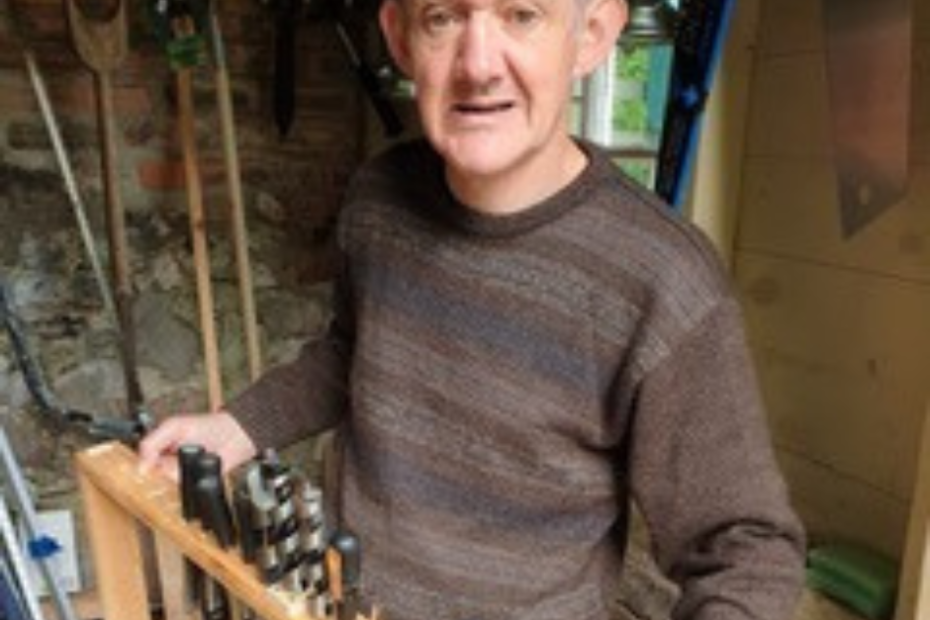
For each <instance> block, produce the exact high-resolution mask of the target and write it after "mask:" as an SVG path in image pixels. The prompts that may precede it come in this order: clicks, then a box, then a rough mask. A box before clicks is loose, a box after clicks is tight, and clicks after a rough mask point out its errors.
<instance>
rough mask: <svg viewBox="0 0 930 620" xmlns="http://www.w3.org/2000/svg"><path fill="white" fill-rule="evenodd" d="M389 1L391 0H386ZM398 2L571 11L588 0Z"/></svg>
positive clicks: (402, 2) (417, 5)
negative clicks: (519, 5) (522, 6)
mask: <svg viewBox="0 0 930 620" xmlns="http://www.w3.org/2000/svg"><path fill="white" fill-rule="evenodd" d="M384 1H389V0H384ZM396 1H397V3H398V4H400V5H401V6H402V7H405V8H407V9H413V10H416V9H419V8H422V7H428V6H434V5H445V6H449V5H454V6H458V7H462V8H473V9H480V8H491V7H494V6H500V5H507V4H515V3H523V4H529V5H533V6H538V7H540V8H543V9H549V10H559V11H565V10H568V11H571V10H573V9H575V8H582V7H583V6H584V5H585V4H586V2H587V0H396Z"/></svg>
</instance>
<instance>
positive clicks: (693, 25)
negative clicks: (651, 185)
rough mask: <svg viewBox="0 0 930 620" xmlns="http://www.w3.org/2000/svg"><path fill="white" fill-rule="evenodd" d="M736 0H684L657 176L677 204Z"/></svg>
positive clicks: (660, 190)
mask: <svg viewBox="0 0 930 620" xmlns="http://www.w3.org/2000/svg"><path fill="white" fill-rule="evenodd" d="M735 4H736V2H735V1H734V0H684V3H683V5H682V6H681V9H680V14H679V16H678V24H677V31H676V34H675V38H674V50H673V55H672V70H671V76H670V78H669V85H668V104H667V108H666V111H665V121H664V123H663V129H662V139H661V144H660V146H659V157H658V171H657V173H656V182H655V190H656V193H658V194H659V195H660V196H661V197H662V198H664V199H665V200H666V201H667V202H668V203H669V204H670V205H671V206H672V207H674V208H676V209H678V208H680V207H681V203H682V200H683V199H684V196H685V190H686V189H687V185H688V181H689V177H690V173H691V168H692V165H693V160H694V156H695V153H696V151H697V144H698V137H699V136H700V124H701V118H702V116H703V113H704V107H705V104H706V103H707V98H708V97H709V96H710V89H711V86H712V84H713V79H714V75H715V73H716V71H717V65H718V64H719V61H720V55H721V52H722V50H723V42H724V40H725V39H726V35H727V31H728V29H729V23H730V17H731V14H732V12H733V7H734V5H735Z"/></svg>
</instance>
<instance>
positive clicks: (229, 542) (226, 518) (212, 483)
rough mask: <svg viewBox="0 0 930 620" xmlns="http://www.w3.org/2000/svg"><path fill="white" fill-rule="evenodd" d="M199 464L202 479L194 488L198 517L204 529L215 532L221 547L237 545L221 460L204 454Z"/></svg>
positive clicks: (215, 456)
mask: <svg viewBox="0 0 930 620" xmlns="http://www.w3.org/2000/svg"><path fill="white" fill-rule="evenodd" d="M198 464H199V467H200V478H199V479H198V480H197V483H196V485H195V488H194V492H195V494H196V502H197V515H198V516H199V517H200V520H201V522H202V523H203V526H204V529H206V530H209V531H210V532H213V534H214V535H215V536H216V540H217V542H218V543H219V544H220V546H221V547H223V548H228V547H232V546H233V545H235V544H236V527H235V523H234V522H233V516H232V510H231V509H230V507H229V502H228V501H227V499H226V486H225V484H224V482H223V474H222V464H221V462H220V458H219V457H218V456H217V455H215V454H210V453H204V454H203V455H201V457H200V460H199V461H198Z"/></svg>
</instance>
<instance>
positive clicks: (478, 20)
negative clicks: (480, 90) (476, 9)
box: [456, 14, 502, 86]
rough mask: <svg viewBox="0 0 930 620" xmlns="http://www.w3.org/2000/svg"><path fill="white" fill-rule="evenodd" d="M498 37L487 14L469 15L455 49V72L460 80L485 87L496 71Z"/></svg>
mask: <svg viewBox="0 0 930 620" xmlns="http://www.w3.org/2000/svg"><path fill="white" fill-rule="evenodd" d="M501 43H502V41H501V37H500V32H499V31H498V28H497V27H496V25H495V24H494V21H493V19H492V18H491V17H490V16H489V15H487V14H472V15H471V16H470V17H469V19H468V20H467V22H466V27H465V28H464V30H463V31H462V37H461V40H460V45H459V49H458V58H457V63H456V64H457V68H458V71H457V74H458V77H459V79H460V80H462V81H463V82H466V83H470V84H473V85H481V86H487V85H488V83H489V82H491V81H493V80H494V79H495V78H496V77H497V76H498V72H499V68H500V66H501V58H502V55H501V54H502V45H501Z"/></svg>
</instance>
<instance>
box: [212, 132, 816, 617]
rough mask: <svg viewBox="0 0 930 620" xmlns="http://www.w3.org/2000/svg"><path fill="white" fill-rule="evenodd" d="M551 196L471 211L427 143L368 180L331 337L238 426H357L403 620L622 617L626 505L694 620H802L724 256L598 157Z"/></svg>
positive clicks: (354, 501)
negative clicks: (796, 613) (796, 611)
mask: <svg viewBox="0 0 930 620" xmlns="http://www.w3.org/2000/svg"><path fill="white" fill-rule="evenodd" d="M585 149H586V150H587V151H588V154H589V159H590V164H589V166H588V167H587V169H586V170H585V171H584V172H583V173H582V175H581V176H580V177H579V178H578V179H577V180H576V181H575V182H573V183H572V184H571V185H570V186H568V187H566V188H565V189H564V190H562V191H561V192H560V193H558V194H557V195H555V196H553V197H552V198H550V199H548V200H546V201H545V202H543V203H541V204H538V205H536V206H535V207H533V208H532V209H529V210H527V211H523V212H520V213H518V214H515V215H508V216H487V215H481V214H479V213H477V212H475V211H473V210H469V209H468V208H466V207H464V206H463V205H461V204H458V203H457V202H456V201H455V200H454V199H453V197H452V196H451V195H450V193H449V191H448V189H447V188H446V186H445V184H444V183H443V181H442V178H443V177H442V168H441V164H440V161H439V159H438V158H437V157H436V155H435V154H434V153H433V152H432V151H431V150H430V149H429V148H428V147H427V146H426V144H425V143H424V142H414V143H409V144H406V145H402V146H400V147H396V148H394V149H392V150H391V151H390V152H389V153H387V154H386V155H383V156H380V157H379V158H377V159H376V160H375V161H373V162H372V163H370V164H369V165H367V166H366V167H364V168H363V169H362V170H361V171H360V173H359V174H358V175H357V177H356V178H355V180H354V183H353V185H352V188H351V191H350V193H349V198H348V201H347V206H346V208H345V210H344V212H343V216H342V219H341V224H340V243H341V247H342V250H343V251H344V270H343V273H342V274H341V277H340V279H339V282H338V286H337V303H336V306H335V317H336V318H335V320H334V322H333V325H332V328H331V329H330V331H329V333H328V334H327V335H326V337H325V338H322V339H320V340H317V341H314V342H311V343H309V344H308V345H307V346H306V347H305V348H304V350H303V351H302V353H301V355H300V357H299V358H298V359H296V360H295V361H294V362H293V363H291V364H290V365H286V366H282V367H280V368H278V369H276V370H274V371H272V372H270V373H269V374H268V375H267V376H266V377H265V378H264V379H262V380H261V381H260V382H259V383H257V384H256V385H255V386H254V387H252V388H250V389H249V390H248V391H246V392H245V393H244V394H242V395H240V396H239V397H238V398H237V399H236V400H235V401H233V402H232V403H230V404H229V409H230V410H231V411H232V412H233V413H234V415H236V416H237V418H238V419H239V420H240V421H241V422H242V423H243V425H244V426H245V428H246V430H247V431H248V432H249V433H250V435H251V436H252V437H253V439H254V440H255V441H256V443H257V444H258V445H259V446H260V447H265V446H281V445H284V444H287V443H289V442H291V441H294V440H296V439H299V438H301V437H304V436H306V435H307V434H308V433H314V432H317V431H319V430H321V429H324V428H327V427H331V426H334V425H337V424H341V425H342V427H343V437H344V439H345V441H344V453H343V469H342V472H343V480H342V492H341V505H342V518H343V519H344V522H345V524H346V525H347V526H348V527H350V528H351V529H352V530H354V531H355V532H356V533H357V534H358V535H359V537H360V539H361V542H362V547H363V549H364V569H363V591H364V594H365V596H366V598H367V599H369V600H370V601H376V602H378V603H380V604H381V605H383V607H384V609H385V610H386V613H387V614H388V616H389V618H390V619H391V620H603V619H604V618H606V617H607V616H608V612H607V607H606V605H607V601H608V600H609V597H610V595H611V593H612V591H613V589H614V586H615V584H616V583H617V582H618V579H619V577H620V566H621V560H622V554H623V540H624V534H625V530H626V524H627V516H628V505H629V500H630V498H632V500H634V501H635V502H637V505H638V506H639V507H640V509H641V510H642V513H643V515H644V517H645V519H646V521H647V523H648V525H649V527H650V532H651V535H652V541H653V545H654V552H655V556H656V559H657V561H658V563H659V565H660V566H661V567H662V568H663V570H664V571H666V572H667V574H668V575H669V576H670V577H671V578H672V579H674V580H675V581H677V582H678V583H679V585H680V586H681V592H682V594H681V597H680V600H679V602H678V605H677V607H676V610H675V614H676V617H680V618H700V619H711V618H714V619H720V620H724V619H731V618H732V619H737V618H740V619H745V618H760V619H761V618H765V619H771V620H781V619H783V618H789V617H790V612H791V610H792V609H793V606H794V604H795V601H796V597H797V595H798V593H799V589H800V584H801V575H802V570H801V569H802V557H803V555H802V549H803V535H802V531H801V528H800V525H799V523H798V521H797V519H796V518H795V516H794V514H793V512H792V511H791V509H790V508H789V504H788V500H787V497H786V491H785V488H784V485H783V482H782V479H781V477H780V475H779V473H778V471H777V469H776V466H775V464H774V461H773V456H772V451H771V447H770V444H769V438H768V436H767V431H766V427H765V421H764V414H763V410H762V407H761V405H760V402H759V397H758V394H757V387H756V384H755V380H754V377H753V374H752V370H751V363H750V360H749V358H748V356H747V349H746V345H745V342H744V336H743V331H742V325H741V317H740V313H739V308H738V305H737V302H736V301H735V300H734V298H733V296H732V293H731V291H730V290H729V285H728V281H727V278H726V276H725V274H724V273H723V271H722V269H721V268H720V266H719V264H718V260H717V258H716V256H715V254H714V252H713V250H712V249H711V248H710V246H709V245H708V244H707V243H706V241H705V239H704V238H703V237H702V236H701V235H700V234H699V233H698V232H697V231H696V230H695V229H694V228H693V227H691V226H690V225H689V224H687V223H685V222H684V221H682V220H681V219H680V218H678V217H677V216H676V215H674V214H673V213H670V212H668V211H667V210H666V209H665V208H664V207H662V206H661V205H659V204H658V203H657V202H655V201H654V200H653V199H652V198H651V197H650V196H649V195H647V194H646V193H645V192H643V191H641V190H638V189H637V188H635V186H634V185H633V184H632V183H630V182H629V181H627V180H625V178H624V177H623V176H622V175H621V174H620V173H619V172H617V170H616V169H615V168H614V166H613V165H612V164H611V162H610V161H609V160H608V159H607V158H606V156H605V155H604V154H602V153H600V152H599V151H597V150H596V149H595V148H593V147H590V146H587V145H586V146H585Z"/></svg>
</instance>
